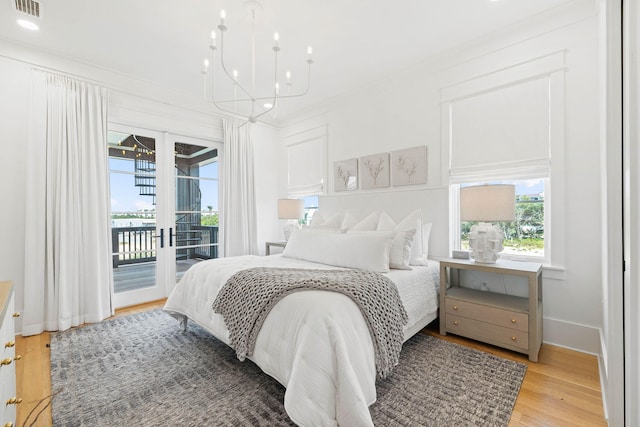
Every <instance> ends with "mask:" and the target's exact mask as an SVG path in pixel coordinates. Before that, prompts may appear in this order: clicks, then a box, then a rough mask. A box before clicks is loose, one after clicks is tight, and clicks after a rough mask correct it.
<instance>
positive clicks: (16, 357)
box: [13, 354, 22, 360]
mask: <svg viewBox="0 0 640 427" xmlns="http://www.w3.org/2000/svg"><path fill="white" fill-rule="evenodd" d="M20 359H22V356H20V355H19V354H16V355H15V356H14V357H13V360H20Z"/></svg>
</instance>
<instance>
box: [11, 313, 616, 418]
mask: <svg viewBox="0 0 640 427" xmlns="http://www.w3.org/2000/svg"><path fill="white" fill-rule="evenodd" d="M163 304H164V301H157V302H153V303H148V304H144V305H139V306H135V307H131V308H126V309H121V310H118V311H117V313H116V316H115V317H118V316H125V315H129V314H133V313H139V312H142V311H147V310H151V309H154V308H159V307H162V305H163ZM423 332H424V333H427V334H430V335H433V336H436V337H438V338H442V339H446V340H450V341H454V342H457V343H459V344H462V345H465V346H468V347H473V348H477V349H480V350H484V351H488V352H490V353H493V354H496V355H498V356H501V357H505V358H507V359H512V360H517V361H519V362H522V363H526V364H527V365H528V368H527V373H526V376H525V378H524V382H523V384H522V388H521V389H520V394H519V395H518V400H517V401H516V405H515V407H514V410H513V414H512V415H511V422H510V423H509V425H510V426H515V427H518V426H577V425H580V426H606V425H607V422H606V421H605V419H604V415H603V408H602V396H601V392H600V381H599V376H598V362H597V358H596V357H595V356H590V355H587V354H584V353H578V352H575V351H571V350H567V349H564V348H561V347H556V346H551V345H547V344H544V345H543V346H542V349H541V350H540V354H539V359H538V363H533V362H529V361H528V359H527V357H526V356H525V355H521V354H518V353H514V352H511V351H508V350H502V349H499V348H497V347H493V346H489V345H485V344H482V343H479V342H476V341H472V340H467V339H465V338H461V337H456V336H453V335H447V336H446V337H443V336H441V335H440V334H439V333H438V331H437V328H435V327H433V326H431V327H428V328H426V329H425V330H424V331H423ZM48 344H49V334H48V333H43V334H40V335H36V336H32V337H26V338H23V337H20V336H18V337H16V354H21V355H23V358H22V360H21V361H20V363H17V364H16V369H17V371H16V376H17V395H18V396H19V397H22V399H23V402H22V403H21V404H20V405H18V414H17V418H18V419H17V425H18V426H20V427H28V426H50V425H51V407H50V406H48V405H47V404H48V403H49V402H50V398H49V396H50V395H51V371H50V367H49V366H50V359H49V348H48ZM40 411H42V412H41V413H40V415H39V416H38V417H37V420H36V415H37V414H38V413H39V412H40ZM30 413H31V414H30ZM29 414H30V415H29ZM27 418H28V419H27ZM34 420H36V421H35V422H34Z"/></svg>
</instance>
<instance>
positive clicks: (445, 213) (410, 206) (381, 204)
mask: <svg viewBox="0 0 640 427" xmlns="http://www.w3.org/2000/svg"><path fill="white" fill-rule="evenodd" d="M319 205H320V206H319V208H320V211H321V212H323V214H324V213H328V214H332V213H335V212H339V211H341V210H349V211H351V212H356V213H360V215H361V216H364V215H366V214H367V213H369V212H373V211H376V210H378V211H385V212H387V213H388V214H389V215H391V216H392V217H393V218H394V219H395V220H398V221H399V220H401V219H402V218H404V217H405V216H407V215H408V214H410V213H411V212H413V211H414V210H416V209H422V218H423V221H424V222H430V223H432V228H431V236H430V238H429V257H432V258H438V257H446V256H449V232H448V227H449V219H448V218H449V191H448V189H446V188H433V189H418V190H393V191H382V192H380V191H376V192H358V191H356V192H345V193H339V194H332V195H328V196H320V200H319Z"/></svg>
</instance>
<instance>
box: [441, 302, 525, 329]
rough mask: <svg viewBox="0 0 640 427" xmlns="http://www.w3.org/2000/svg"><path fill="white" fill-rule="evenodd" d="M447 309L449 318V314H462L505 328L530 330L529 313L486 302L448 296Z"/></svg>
mask: <svg viewBox="0 0 640 427" xmlns="http://www.w3.org/2000/svg"><path fill="white" fill-rule="evenodd" d="M446 311H447V318H449V315H452V316H462V317H466V318H469V319H475V320H479V321H481V322H486V323H490V324H492V325H497V326H502V327H504V328H509V329H516V330H518V331H522V332H528V331H529V315H527V314H525V313H518V312H515V311H510V310H505V309H501V308H495V307H491V306H487V305H484V304H474V303H472V302H468V301H462V300H457V299H453V298H447V301H446Z"/></svg>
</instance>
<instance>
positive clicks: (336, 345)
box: [164, 255, 439, 427]
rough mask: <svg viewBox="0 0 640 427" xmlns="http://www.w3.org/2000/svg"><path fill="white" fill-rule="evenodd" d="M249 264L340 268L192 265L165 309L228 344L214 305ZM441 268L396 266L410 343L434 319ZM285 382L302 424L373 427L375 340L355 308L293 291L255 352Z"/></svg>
mask: <svg viewBox="0 0 640 427" xmlns="http://www.w3.org/2000/svg"><path fill="white" fill-rule="evenodd" d="M251 267H274V268H307V269H335V268H337V267H332V266H328V265H324V264H317V263H312V262H307V261H301V260H296V259H292V258H286V257H283V256H282V255H272V256H267V257H259V256H251V255H249V256H241V257H232V258H219V259H215V260H211V261H205V262H201V263H198V264H196V265H194V266H192V267H191V268H190V269H189V270H188V271H187V272H186V273H185V275H184V276H183V278H182V279H181V280H180V282H179V283H178V285H176V288H175V289H174V291H173V292H172V293H171V295H170V296H169V298H168V300H167V303H166V304H165V307H164V309H165V310H166V311H167V312H169V313H171V314H173V315H176V317H180V316H186V317H187V318H189V319H191V320H192V321H194V322H196V323H197V324H199V325H200V326H202V327H204V328H205V329H207V330H208V331H209V332H210V333H211V334H213V335H214V336H215V337H216V338H218V339H220V340H221V341H223V342H225V343H226V344H229V332H228V330H227V328H226V326H225V324H224V321H223V318H222V316H221V315H219V314H217V313H214V312H213V309H212V308H211V306H212V304H213V301H214V300H215V297H216V295H217V294H218V291H219V290H220V288H221V287H222V286H223V285H224V283H225V282H226V281H227V279H228V278H229V277H231V276H232V275H233V274H234V273H235V272H237V271H239V270H242V269H245V268H251ZM438 274H439V265H438V263H437V261H431V260H430V261H429V265H428V266H426V267H413V270H411V271H409V270H391V272H390V273H386V274H385V275H386V276H388V277H389V278H391V279H392V280H393V281H394V282H395V283H396V285H397V287H398V291H399V294H400V298H401V300H402V302H403V304H404V306H405V309H406V310H407V314H408V317H409V322H408V323H407V325H406V326H405V328H404V332H405V337H404V338H405V340H406V339H408V338H410V337H411V336H412V335H413V334H414V333H415V332H417V331H419V330H420V329H422V328H423V327H424V326H425V325H426V324H427V323H429V322H430V321H431V320H433V319H435V317H436V316H437V307H438V298H437V288H438V285H439V279H438ZM250 359H251V360H253V361H254V362H255V363H256V364H257V365H258V366H259V367H260V368H261V369H262V370H263V371H264V372H265V373H267V374H269V375H270V376H272V377H273V378H275V379H276V380H278V381H279V382H280V383H281V384H282V385H284V386H285V387H286V392H285V401H284V406H285V410H286V411H287V414H288V415H289V417H290V418H291V420H293V421H294V422H295V423H296V424H298V425H301V426H335V425H341V426H355V427H357V426H372V425H373V423H372V421H371V416H370V414H369V409H368V407H369V406H370V405H371V404H373V403H374V402H375V400H376V390H375V379H376V369H375V361H374V351H373V344H372V342H371V336H370V334H369V330H368V327H367V325H366V323H365V320H364V318H363V317H362V314H361V313H360V310H359V309H358V307H357V305H356V304H355V303H354V302H353V301H352V300H351V299H350V298H348V297H347V296H345V295H342V294H339V293H336V292H326V291H305V292H296V293H293V294H291V295H289V296H287V297H285V298H283V299H282V300H281V301H280V302H279V303H278V304H276V306H275V307H274V308H273V309H272V311H271V313H270V314H269V316H268V317H267V319H266V320H265V322H264V324H263V327H262V329H261V331H260V333H259V335H258V338H257V340H256V347H255V349H254V352H253V355H252V356H251V357H250Z"/></svg>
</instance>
